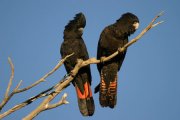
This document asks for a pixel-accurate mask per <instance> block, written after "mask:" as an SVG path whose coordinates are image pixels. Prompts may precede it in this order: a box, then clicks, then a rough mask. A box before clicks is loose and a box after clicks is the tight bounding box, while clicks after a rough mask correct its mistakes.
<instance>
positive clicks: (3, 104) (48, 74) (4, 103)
mask: <svg viewBox="0 0 180 120" xmlns="http://www.w3.org/2000/svg"><path fill="white" fill-rule="evenodd" d="M73 54H74V53H72V54H70V55H67V56H66V57H65V58H64V59H62V60H60V61H59V62H58V64H57V65H56V66H55V67H54V68H53V69H52V70H51V71H50V72H48V73H47V74H45V75H44V76H43V77H42V78H40V79H39V80H38V81H36V82H35V83H33V84H32V85H30V86H28V87H26V88H23V89H19V87H20V85H21V83H22V80H21V81H20V82H19V84H18V85H17V86H16V88H15V89H14V90H13V92H12V93H10V95H8V94H9V90H10V87H11V85H12V80H13V78H14V65H13V63H12V61H11V59H10V58H8V61H9V64H10V66H11V71H12V72H11V77H10V81H9V84H8V87H7V90H6V93H5V97H4V99H3V101H2V103H1V104H0V111H1V110H2V108H3V107H4V106H5V105H6V104H7V102H8V101H9V100H10V99H11V97H12V96H13V95H14V94H17V93H20V92H24V91H26V90H29V89H31V88H32V87H35V86H36V85H38V84H39V83H41V82H43V81H44V80H45V79H46V78H47V77H49V76H50V75H51V74H53V73H54V72H55V71H56V70H57V69H59V67H60V66H61V65H62V64H63V63H64V61H65V60H66V59H67V58H69V57H70V56H72V55H73Z"/></svg>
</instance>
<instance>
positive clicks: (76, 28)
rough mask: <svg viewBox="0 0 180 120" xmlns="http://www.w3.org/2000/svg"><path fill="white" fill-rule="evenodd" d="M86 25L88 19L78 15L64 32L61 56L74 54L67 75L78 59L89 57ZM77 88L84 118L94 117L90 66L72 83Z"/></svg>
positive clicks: (70, 58)
mask: <svg viewBox="0 0 180 120" xmlns="http://www.w3.org/2000/svg"><path fill="white" fill-rule="evenodd" d="M85 25H86V19H85V16H84V15H83V13H78V14H76V16H75V17H74V19H73V20H71V21H70V22H69V23H68V24H67V25H66V26H65V30H64V42H63V43H62V45H61V50H60V53H61V56H62V58H64V57H65V56H67V55H69V54H71V53H74V55H72V56H71V57H69V58H68V59H67V60H66V61H65V62H64V65H65V68H66V71H67V73H70V72H71V70H73V68H74V67H75V65H76V63H77V59H82V60H87V59H89V55H88V52H87V48H86V45H85V43H84V41H83V39H82V34H83V28H84V27H85ZM72 83H73V85H74V86H75V89H76V93H77V99H78V106H79V110H80V112H81V114H82V115H83V116H92V115H93V113H94V109H95V106H94V100H93V97H92V91H91V88H90V85H91V71H90V66H89V65H88V66H86V67H83V68H81V69H80V70H79V72H78V74H77V75H76V76H75V78H74V80H73V81H72Z"/></svg>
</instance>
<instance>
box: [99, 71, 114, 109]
mask: <svg viewBox="0 0 180 120" xmlns="http://www.w3.org/2000/svg"><path fill="white" fill-rule="evenodd" d="M99 101H100V105H101V106H102V107H108V106H109V107H110V108H114V106H115V105H116V101H117V74H116V76H114V78H113V80H111V81H110V83H109V85H107V84H106V82H105V79H104V76H103V73H102V72H101V82H100V92H99Z"/></svg>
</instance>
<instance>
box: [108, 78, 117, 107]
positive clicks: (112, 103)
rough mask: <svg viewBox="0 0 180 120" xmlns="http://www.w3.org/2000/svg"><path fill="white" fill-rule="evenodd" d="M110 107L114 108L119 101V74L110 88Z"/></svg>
mask: <svg viewBox="0 0 180 120" xmlns="http://www.w3.org/2000/svg"><path fill="white" fill-rule="evenodd" d="M108 97H109V107H110V108H114V106H115V105H116V102H117V75H116V77H115V80H114V81H113V82H110V84H109V88H108Z"/></svg>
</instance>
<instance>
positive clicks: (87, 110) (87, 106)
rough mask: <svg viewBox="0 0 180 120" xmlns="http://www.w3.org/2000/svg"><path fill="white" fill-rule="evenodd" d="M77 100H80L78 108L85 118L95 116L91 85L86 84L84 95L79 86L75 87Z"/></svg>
mask: <svg viewBox="0 0 180 120" xmlns="http://www.w3.org/2000/svg"><path fill="white" fill-rule="evenodd" d="M75 88H76V92H77V98H78V106H79V110H80V112H81V114H82V115H83V116H92V115H93V114H94V109H95V106H94V100H93V97H92V91H91V88H90V84H89V83H87V82H86V83H85V84H84V93H82V92H81V91H80V90H79V88H78V86H76V85H75Z"/></svg>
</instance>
